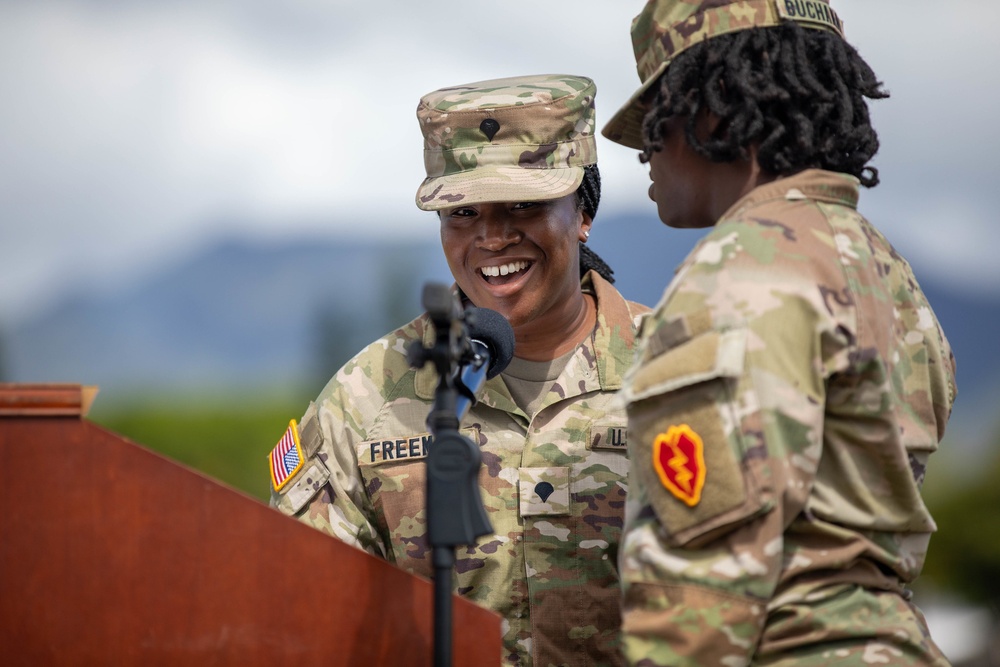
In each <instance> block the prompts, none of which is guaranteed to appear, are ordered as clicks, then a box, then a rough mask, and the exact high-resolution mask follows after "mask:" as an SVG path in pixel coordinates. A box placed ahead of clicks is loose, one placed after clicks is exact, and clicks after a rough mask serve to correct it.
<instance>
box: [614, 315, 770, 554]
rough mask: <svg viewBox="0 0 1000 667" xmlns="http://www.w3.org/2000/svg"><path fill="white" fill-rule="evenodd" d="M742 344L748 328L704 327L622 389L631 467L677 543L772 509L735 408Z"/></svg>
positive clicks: (693, 541) (741, 389)
mask: <svg viewBox="0 0 1000 667" xmlns="http://www.w3.org/2000/svg"><path fill="white" fill-rule="evenodd" d="M746 347H747V330H746V329H745V328H735V329H728V330H724V331H716V330H709V331H706V332H704V333H701V334H699V335H697V336H695V337H693V338H690V339H688V340H686V341H684V342H683V343H681V344H679V345H677V346H676V347H673V348H671V349H669V350H667V351H665V352H663V353H662V354H660V355H658V356H656V357H655V358H653V359H651V360H649V361H647V362H645V363H644V364H643V365H642V366H641V367H640V368H637V369H636V370H635V372H634V373H633V374H632V377H631V382H630V384H629V386H628V387H627V388H626V389H625V390H624V397H625V399H626V401H627V402H628V416H629V447H630V454H631V460H632V466H633V468H634V469H635V471H636V474H637V475H638V476H639V479H640V481H641V482H642V485H643V488H644V491H645V499H644V500H645V503H647V504H648V505H650V506H651V507H652V508H653V511H654V512H655V513H656V515H657V517H658V518H659V520H660V523H661V524H662V526H663V527H664V529H665V531H666V533H667V538H668V540H669V541H670V542H671V543H672V544H674V545H678V546H697V545H699V544H702V543H704V542H706V541H708V540H710V539H712V538H713V537H714V536H716V535H719V534H722V533H724V532H726V531H728V530H730V529H732V528H734V527H736V526H737V525H739V524H740V523H742V522H743V521H744V520H746V519H748V518H750V517H753V516H756V515H758V514H759V513H761V512H762V511H765V510H766V509H767V508H768V507H769V501H768V500H767V499H765V498H764V497H763V494H762V493H761V492H760V487H761V485H760V484H759V482H758V480H757V473H756V472H755V470H754V469H753V466H752V465H751V464H752V462H751V460H750V457H749V456H748V455H747V454H748V443H747V442H746V439H745V438H744V435H743V432H742V430H741V420H742V419H743V417H744V416H745V415H744V414H743V412H744V411H745V408H744V409H743V410H742V411H741V410H738V409H737V398H736V397H737V395H739V396H740V397H741V398H740V400H742V401H746V400H747V396H746V392H747V391H750V388H749V387H747V386H745V385H743V384H741V383H742V382H744V380H743V375H744V374H743V366H744V362H745V358H746ZM748 404H749V405H754V404H756V400H750V401H749V403H748Z"/></svg>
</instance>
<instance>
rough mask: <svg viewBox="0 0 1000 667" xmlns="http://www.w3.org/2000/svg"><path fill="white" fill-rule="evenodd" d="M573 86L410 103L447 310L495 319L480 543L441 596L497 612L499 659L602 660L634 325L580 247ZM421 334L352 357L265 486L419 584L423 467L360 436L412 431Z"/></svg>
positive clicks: (472, 87)
mask: <svg viewBox="0 0 1000 667" xmlns="http://www.w3.org/2000/svg"><path fill="white" fill-rule="evenodd" d="M595 94H596V88H595V86H594V83H593V82H592V81H591V80H590V79H586V78H583V77H577V76H567V75H541V76H529V77H520V78H511V79H500V80H494V81H483V82H478V83H470V84H466V85H461V86H454V87H449V88H445V89H441V90H437V91H434V92H432V93H429V94H428V95H425V96H424V97H423V98H422V99H421V101H420V104H419V106H418V108H417V117H418V119H419V122H420V129H421V131H422V133H423V135H424V157H425V164H426V167H427V178H426V179H425V180H424V182H423V184H422V185H421V186H420V188H419V191H418V193H417V206H419V207H420V208H421V209H423V210H426V211H436V212H437V213H438V217H439V221H440V228H441V242H442V245H443V248H444V254H445V257H446V258H447V261H448V265H449V267H450V268H451V271H452V274H453V276H454V278H455V282H456V285H457V288H458V293H459V295H460V296H461V298H462V299H463V300H464V301H465V303H466V304H469V305H474V306H477V307H480V308H490V309H492V310H496V311H498V312H500V313H501V314H502V315H504V316H505V317H506V318H507V319H508V320H509V321H510V323H511V325H512V327H513V330H514V336H515V341H516V344H515V351H514V354H515V358H514V359H513V361H512V362H511V363H510V365H509V366H507V368H506V370H505V371H504V372H503V373H502V374H500V375H499V376H497V377H495V378H493V379H491V380H489V381H487V382H486V384H485V386H484V389H483V392H482V396H481V397H480V401H479V403H478V404H477V405H475V406H474V407H473V408H472V409H471V410H470V412H469V413H468V415H467V416H466V417H465V419H464V421H463V423H462V427H463V431H464V432H465V434H466V435H468V436H469V437H470V438H471V439H472V440H473V442H475V443H477V444H478V445H479V447H480V449H481V451H482V456H483V461H484V464H485V465H484V466H483V469H482V471H481V473H480V478H479V481H480V487H481V489H482V495H483V502H484V505H485V507H486V511H487V514H488V515H489V518H490V521H491V522H492V525H493V529H494V531H495V534H493V535H489V536H486V537H484V538H481V539H480V540H479V541H478V543H477V544H475V545H473V546H471V547H469V548H467V549H465V548H463V549H459V553H458V554H457V558H458V561H457V564H456V568H455V570H456V572H455V578H454V581H455V588H456V591H457V592H459V593H460V594H462V595H465V596H466V597H468V598H469V599H471V600H473V601H475V602H477V603H479V604H481V605H483V606H485V607H489V608H491V609H493V610H495V611H497V612H498V613H499V614H501V615H502V616H503V617H504V626H503V631H504V655H503V664H505V665H521V666H527V665H540V666H541V665H545V666H548V665H617V664H621V658H620V656H619V650H618V644H619V639H618V637H619V632H618V627H619V623H620V620H619V611H618V609H619V606H618V585H619V579H618V570H617V564H616V561H617V557H618V540H619V535H620V532H621V527H622V521H623V512H624V503H625V492H626V487H625V480H626V478H627V473H628V460H627V458H626V455H625V444H626V442H625V428H624V427H625V416H624V413H623V412H621V411H619V410H618V409H617V408H615V407H614V404H613V397H614V394H615V392H616V390H617V389H618V388H619V387H620V386H621V383H622V376H623V373H624V372H625V370H626V368H627V366H628V365H629V363H630V362H631V359H632V346H633V342H634V340H635V333H636V327H637V322H638V319H639V317H641V316H642V314H643V313H645V312H646V311H647V310H648V309H646V308H645V307H644V306H640V305H638V304H635V303H631V302H628V301H626V300H625V299H624V298H623V297H622V296H621V294H619V293H618V291H617V290H616V289H615V288H614V287H612V285H611V271H610V270H609V269H608V267H607V266H606V265H604V263H603V262H602V261H601V260H600V259H599V258H598V257H597V256H596V255H594V254H593V253H592V252H591V251H589V250H588V249H587V248H586V246H585V245H584V244H585V243H586V241H587V238H588V236H589V235H590V228H591V225H592V224H593V219H594V215H595V214H596V212H597V205H598V201H599V199H600V177H599V174H598V171H597V154H596V143H595V138H594V131H595V122H594V96H595ZM416 340H423V341H424V342H425V344H429V343H430V342H431V341H432V340H433V330H432V327H431V325H430V321H429V319H428V318H427V316H426V315H422V316H420V317H418V318H417V319H415V320H414V321H412V322H410V323H409V324H407V325H405V326H403V327H402V328H400V329H398V330H396V331H394V332H392V333H390V334H388V335H387V336H385V337H383V338H382V339H380V340H378V341H376V342H375V343H373V344H372V345H370V346H369V347H367V348H365V349H364V350H362V351H361V352H360V353H359V354H358V355H357V356H356V357H355V358H354V359H352V360H351V361H349V362H348V363H347V364H346V365H345V366H344V367H343V368H342V369H341V370H340V371H339V372H338V373H337V374H336V375H335V376H334V378H333V379H332V380H330V382H329V384H328V385H327V386H326V388H324V389H323V391H322V393H321V394H320V396H319V398H318V399H317V400H316V401H315V402H314V403H313V404H312V405H310V406H309V408H308V410H307V411H306V413H305V416H304V417H303V419H302V423H301V427H299V426H298V425H296V424H294V423H293V425H292V426H291V427H290V429H292V430H295V431H299V432H300V434H301V442H302V447H303V449H304V452H303V462H302V464H301V465H300V466H299V469H298V471H295V472H293V473H292V474H290V475H288V476H287V477H285V476H282V478H275V479H273V482H274V494H273V497H272V502H273V504H274V505H275V506H277V507H278V508H279V509H280V510H282V511H283V512H285V513H287V514H292V515H295V516H297V517H299V518H300V519H301V520H302V521H304V522H306V523H308V524H310V525H312V526H314V527H316V528H318V529H320V530H323V531H325V532H327V533H330V534H331V535H334V536H336V537H338V538H339V539H341V540H344V541H345V542H349V543H351V544H354V545H356V546H358V547H360V548H362V549H365V550H367V551H369V552H370V553H373V554H377V555H380V556H382V557H384V558H386V559H387V560H389V561H391V562H394V563H396V564H397V565H399V566H400V567H402V568H404V569H406V570H408V571H410V572H412V573H415V574H420V575H424V576H430V575H431V573H432V566H431V561H430V553H431V552H430V549H429V547H428V543H427V535H426V516H425V512H424V484H425V479H426V477H425V473H424V461H423V460H420V457H421V456H422V455H423V454H422V453H417V456H416V457H414V456H412V454H413V448H409V449H407V450H406V453H407V454H410V456H408V457H407V458H398V457H396V458H393V457H390V456H388V455H387V454H385V453H384V452H383V450H382V449H380V448H376V447H372V446H371V443H373V442H382V441H393V442H395V441H397V440H401V439H405V440H406V441H407V442H409V441H411V440H413V439H414V438H418V439H422V438H423V437H424V436H426V431H427V427H426V426H425V420H426V418H427V414H428V412H429V410H430V407H431V403H432V399H433V392H434V389H435V387H436V384H437V378H436V375H435V373H434V370H433V368H431V366H430V365H428V366H427V367H425V368H423V369H421V370H417V371H415V370H414V369H412V368H410V366H409V364H408V363H407V360H406V348H407V346H408V345H409V344H410V342H412V341H416Z"/></svg>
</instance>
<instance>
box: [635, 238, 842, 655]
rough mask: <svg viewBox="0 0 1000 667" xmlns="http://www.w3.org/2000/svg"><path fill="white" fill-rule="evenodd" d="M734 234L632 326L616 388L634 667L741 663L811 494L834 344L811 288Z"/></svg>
mask: <svg viewBox="0 0 1000 667" xmlns="http://www.w3.org/2000/svg"><path fill="white" fill-rule="evenodd" d="M743 233H744V232H743V231H742V230H740V228H739V227H732V226H730V227H729V228H728V229H727V228H726V227H725V226H722V227H721V228H717V229H715V230H714V231H713V232H712V234H711V235H710V236H709V237H708V238H707V240H706V241H704V242H703V244H702V245H701V246H699V248H696V250H695V252H694V254H693V255H692V258H691V259H689V261H688V262H687V263H686V265H685V267H684V268H682V271H681V272H680V273H679V274H678V276H677V278H676V279H675V281H674V284H672V285H671V286H670V287H668V291H667V295H666V296H665V298H664V300H663V301H662V302H661V305H660V306H659V307H658V309H657V310H656V312H654V313H653V314H652V315H651V316H650V318H649V319H648V320H647V321H646V322H645V323H644V330H643V332H642V336H643V346H642V349H641V350H640V354H639V363H638V364H636V366H635V367H634V368H633V370H632V371H631V372H630V376H629V378H628V380H627V383H626V389H625V390H624V392H623V395H624V398H625V400H626V401H627V403H628V414H629V447H630V455H631V458H632V462H633V465H632V471H631V476H630V480H629V488H630V489H631V490H632V492H631V493H630V496H629V499H628V509H627V514H626V528H625V535H624V538H623V548H622V556H621V569H622V585H623V590H624V601H623V634H624V651H625V654H626V656H627V657H628V658H629V660H630V661H632V662H633V663H635V664H641V665H650V666H651V665H672V666H678V665H699V666H702V667H704V666H715V665H718V666H722V665H735V664H749V662H750V660H751V657H752V656H753V652H754V649H755V647H756V646H757V643H758V640H759V639H760V636H761V633H762V630H763V626H764V622H765V619H766V614H767V608H768V604H769V602H770V600H771V598H772V596H773V595H774V592H775V589H776V586H777V583H778V579H779V576H780V574H781V570H782V566H783V562H782V556H783V536H782V533H783V530H784V528H785V526H786V525H787V524H788V522H790V521H791V519H792V518H793V517H794V516H795V515H796V514H798V513H799V512H800V511H801V510H802V508H803V507H804V506H805V503H806V500H807V498H808V494H809V490H810V488H811V486H812V482H813V477H814V473H815V470H816V466H817V462H818V458H819V453H820V448H821V446H822V428H823V404H824V398H825V396H824V392H825V390H824V382H823V377H824V375H825V374H826V373H827V372H828V371H829V370H830V368H829V367H830V366H832V365H835V364H837V363H839V360H842V358H843V354H845V353H844V348H845V345H846V342H845V339H844V338H843V337H842V335H841V334H840V331H839V329H838V328H837V327H835V326H833V324H832V322H831V321H830V319H829V318H828V317H827V316H826V315H825V314H824V313H823V309H822V304H819V303H817V302H816V296H815V293H816V291H817V290H816V289H815V284H810V285H805V284H802V281H801V280H800V279H797V278H795V276H789V275H782V274H781V272H780V271H777V272H776V271H775V270H774V267H773V266H768V265H764V264H763V263H762V262H760V260H759V257H758V258H754V257H752V253H743V254H740V253H739V252H734V250H735V249H739V248H742V249H746V248H748V247H750V248H752V247H755V245H754V240H753V239H752V238H745V237H744V238H741V236H740V235H741V234H743ZM771 256H773V255H771ZM734 257H735V259H734Z"/></svg>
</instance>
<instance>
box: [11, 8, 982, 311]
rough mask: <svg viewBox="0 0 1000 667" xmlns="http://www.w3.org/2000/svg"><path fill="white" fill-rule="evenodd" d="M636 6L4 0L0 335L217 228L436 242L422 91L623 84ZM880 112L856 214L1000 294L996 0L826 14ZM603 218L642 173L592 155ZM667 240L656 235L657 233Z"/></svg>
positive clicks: (617, 98) (627, 88) (604, 106)
mask: <svg viewBox="0 0 1000 667" xmlns="http://www.w3.org/2000/svg"><path fill="white" fill-rule="evenodd" d="M641 7H642V0H503V1H498V2H484V1H482V0H477V1H475V2H473V1H472V0H423V2H412V1H410V0H387V1H383V2H379V3H365V2H357V1H356V0H354V1H352V2H347V1H346V0H297V1H289V2H281V3H277V2H273V0H229V1H226V0H177V1H174V2H169V3H166V2H159V3H153V2H131V3H123V2H116V1H113V0H77V1H67V0H48V1H46V2H35V1H31V0H0V90H2V91H3V104H2V105H0V321H3V320H8V321H10V320H16V319H18V318H22V317H26V316H28V315H30V314H31V312H33V310H34V309H36V308H38V307H39V306H40V305H43V304H44V303H46V301H47V300H48V299H51V298H52V297H53V295H56V294H58V293H60V291H62V290H65V289H68V288H70V287H74V286H75V287H79V286H93V288H94V289H99V288H101V286H106V285H108V284H112V283H114V282H118V283H121V282H123V281H129V280H132V279H135V277H136V276H137V275H139V273H138V272H142V271H148V270H150V269H152V268H155V267H156V266H159V265H162V264H164V263H166V262H169V261H171V260H172V259H173V258H176V257H179V256H181V255H183V254H184V253H187V252H190V251H191V250H192V249H194V248H197V247H199V246H201V245H204V244H206V243H209V242H211V241H212V240H213V239H217V238H219V237H222V236H227V235H234V234H240V235H252V236H256V237H265V238H280V237H287V236H289V235H310V234H325V235H331V236H335V235H338V234H361V233H364V234H377V235H383V236H384V235H419V236H421V237H423V238H426V237H427V234H436V225H435V224H434V222H433V220H431V219H429V218H428V217H427V216H428V215H430V214H424V213H421V212H419V211H417V210H416V208H415V207H414V205H413V195H414V192H415V190H416V186H417V184H418V183H419V181H420V179H421V178H422V169H423V167H422V161H421V139H420V134H419V131H418V129H417V124H416V120H415V117H414V109H415V107H416V103H417V100H418V99H419V97H420V96H421V95H422V94H423V93H426V92H428V91H430V90H433V89H435V88H439V87H442V86H446V85H452V84H457V83H464V82H468V81H474V80H481V79H487V78H494V77H499V76H512V75H517V74H528V73H542V72H566V73H573V74H585V75H588V76H591V77H592V78H594V79H595V81H596V82H597V84H598V97H597V104H598V123H599V125H601V126H603V124H604V122H605V121H606V120H607V119H608V118H609V117H610V115H611V114H612V113H613V112H614V110H615V109H617V107H618V106H619V105H620V104H621V103H622V102H624V100H625V99H626V98H627V97H628V95H629V94H630V93H631V92H632V90H634V88H635V87H636V86H637V84H638V79H637V76H636V74H635V69H634V62H633V60H632V55H631V46H630V41H629V35H628V28H629V23H630V21H631V18H632V17H633V16H634V15H635V14H636V13H638V12H639V10H640V9H641ZM834 7H835V8H836V9H838V11H839V12H840V14H841V16H842V18H843V19H844V21H845V24H846V29H847V32H848V37H849V39H850V41H851V42H852V43H853V44H854V45H855V46H856V47H857V48H858V49H859V50H860V51H861V53H862V55H864V56H865V58H866V59H867V60H868V61H869V63H870V64H871V65H872V66H873V68H874V69H875V71H876V73H877V74H878V75H879V76H880V77H881V78H882V79H883V80H884V81H885V82H886V84H887V87H888V88H889V90H890V91H891V93H892V95H893V96H892V98H891V99H889V100H886V101H882V102H878V103H876V104H875V105H874V108H873V113H874V116H875V120H876V125H877V128H878V129H879V132H880V134H881V138H882V146H883V147H882V151H881V152H880V154H879V156H877V159H876V161H875V165H876V166H878V167H879V168H880V169H881V172H882V179H883V183H882V185H880V186H879V187H878V188H876V189H875V190H872V191H869V192H865V193H863V195H862V210H863V211H864V212H865V213H867V214H868V215H869V216H870V217H871V218H872V219H873V220H875V221H876V223H877V224H878V225H879V226H880V227H882V228H883V230H884V231H885V232H886V233H887V234H888V235H889V236H890V238H891V239H892V240H893V241H894V242H895V243H896V245H897V247H899V248H900V249H901V250H902V251H903V252H904V254H906V255H907V256H908V257H909V258H910V260H911V261H912V262H913V263H914V264H915V265H917V266H918V270H920V271H924V272H934V273H936V274H937V275H938V276H940V277H944V278H947V279H948V280H950V281H952V282H953V283H954V284H956V285H960V286H966V287H969V288H971V289H978V290H982V291H992V292H995V293H996V294H997V295H998V298H1000V261H997V259H996V258H995V255H996V253H997V249H998V248H1000V225H998V224H997V223H996V222H995V221H994V220H993V217H994V216H993V215H990V214H991V213H995V212H996V211H1000V185H998V184H995V183H994V182H993V174H994V173H995V172H996V170H997V168H996V162H997V156H998V155H1000V152H998V148H1000V129H998V126H997V123H998V121H997V119H998V118H1000V86H997V83H998V82H1000V73H998V66H1000V56H998V51H1000V40H998V39H997V37H996V31H995V26H997V25H1000V3H997V2H995V1H994V0H953V1H952V2H949V3H940V2H929V1H926V0H877V2H873V1H872V0H834ZM599 152H600V159H601V167H602V174H603V175H604V188H603V189H604V199H603V201H602V211H605V215H607V213H606V211H612V210H614V211H625V210H645V211H648V212H649V213H650V214H652V212H653V210H654V209H653V208H652V206H653V205H652V204H651V203H650V202H649V201H648V200H647V199H646V194H645V191H646V187H647V186H648V182H649V181H648V178H647V171H646V168H645V167H643V166H641V165H640V164H639V163H638V162H637V160H636V157H635V153H634V151H630V150H628V149H625V148H623V147H620V146H618V145H616V144H612V143H610V142H607V141H605V140H604V139H603V137H602V138H601V139H600V143H599ZM665 233H669V232H665Z"/></svg>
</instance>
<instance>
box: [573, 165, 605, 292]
mask: <svg viewBox="0 0 1000 667" xmlns="http://www.w3.org/2000/svg"><path fill="white" fill-rule="evenodd" d="M576 199H577V201H578V202H579V204H580V208H581V209H583V212H584V213H586V214H587V215H588V216H590V219H591V220H593V219H594V216H596V215H597V206H598V205H599V204H600V203H601V172H600V171H599V170H598V169H597V165H596V164H589V165H587V166H586V167H584V168H583V181H582V182H581V183H580V187H579V188H577V191H576ZM591 269H593V270H594V271H596V272H597V273H598V274H600V276H601V277H602V278H604V279H605V280H607V281H608V282H609V283H614V282H615V272H614V271H613V270H612V268H611V267H610V266H608V263H607V262H605V261H604V260H603V259H601V258H600V256H598V254H597V253H596V252H594V251H593V250H591V249H590V248H589V247H588V246H587V244H586V243H584V242H583V241H581V242H580V277H581V278H582V277H583V276H585V275H586V274H587V271H590V270H591Z"/></svg>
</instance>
